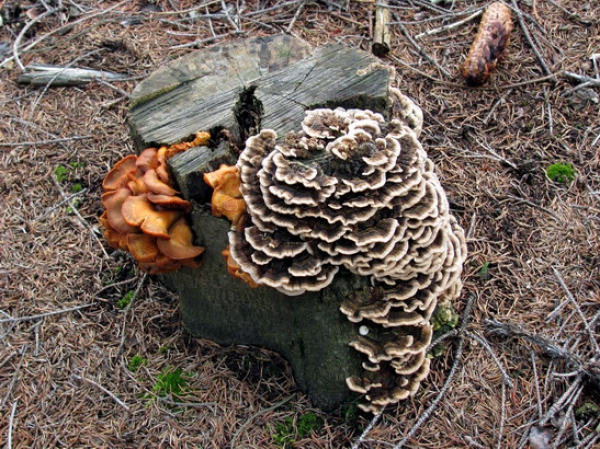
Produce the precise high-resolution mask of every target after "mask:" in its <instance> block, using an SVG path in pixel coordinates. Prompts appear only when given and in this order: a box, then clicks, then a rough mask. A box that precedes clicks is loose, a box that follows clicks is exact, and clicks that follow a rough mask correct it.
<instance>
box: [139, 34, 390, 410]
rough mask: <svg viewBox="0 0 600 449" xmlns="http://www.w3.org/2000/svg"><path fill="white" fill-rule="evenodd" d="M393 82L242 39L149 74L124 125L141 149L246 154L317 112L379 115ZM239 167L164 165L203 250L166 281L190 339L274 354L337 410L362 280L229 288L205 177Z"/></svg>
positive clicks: (310, 53) (378, 73)
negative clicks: (353, 298) (260, 137)
mask: <svg viewBox="0 0 600 449" xmlns="http://www.w3.org/2000/svg"><path fill="white" fill-rule="evenodd" d="M390 80H391V71H390V69H389V68H387V67H384V66H383V65H381V64H380V63H379V61H378V60H377V59H376V58H375V57H373V56H371V55H369V54H368V53H365V52H362V51H359V50H355V49H350V48H347V47H343V46H341V45H327V46H324V47H320V48H312V47H310V46H309V45H308V44H306V43H305V42H303V41H301V40H299V39H296V38H293V37H290V36H275V37H269V38H255V39H247V40H241V41H237V42H234V43H230V44H224V45H220V46H216V47H212V48H208V49H204V50H200V51H197V52H194V53H191V54H189V55H187V56H185V57H182V58H180V59H178V60H176V61H173V62H171V63H169V64H167V65H166V66H164V67H162V68H160V69H159V70H157V71H156V72H155V73H153V74H152V75H151V76H150V77H149V78H148V79H147V80H145V81H143V82H142V83H141V84H140V85H139V86H138V87H137V88H136V89H135V91H134V93H133V95H132V102H131V110H130V115H129V123H130V127H131V131H132V135H133V137H134V140H135V143H136V147H137V148H138V150H142V149H144V148H146V147H148V146H152V145H155V144H172V143H175V142H178V141H181V140H183V139H186V138H188V137H189V136H190V135H192V134H193V133H194V132H197V131H203V130H205V131H210V132H211V134H212V135H216V134H218V130H221V129H226V130H227V131H228V132H229V133H230V135H231V136H233V140H234V141H236V142H238V144H239V145H243V142H244V141H245V139H246V138H247V137H248V135H251V134H253V133H255V132H257V131H258V130H259V129H267V128H269V129H273V130H275V131H276V132H277V134H278V135H279V136H284V135H285V134H286V133H288V132H291V131H299V130H300V123H301V122H302V119H303V117H304V111H305V110H307V109H314V108H316V107H336V106H342V107H347V108H348V107H351V108H361V109H371V110H373V111H375V112H380V113H383V114H384V115H387V110H388V87H389V83H390ZM235 161H236V153H235V151H234V149H233V148H232V146H231V145H230V144H228V143H226V142H222V143H221V144H220V145H219V146H218V147H217V148H216V149H214V148H213V149H211V148H208V147H199V148H193V149H190V150H188V151H186V152H184V153H181V154H179V155H177V156H175V157H173V158H172V159H171V160H170V161H169V163H170V168H171V171H172V174H173V176H174V178H175V179H176V181H177V183H178V185H179V187H180V190H181V192H182V193H183V195H184V197H186V199H188V200H193V202H194V211H193V213H192V222H193V228H194V231H195V233H196V242H195V243H196V244H198V245H202V246H205V247H206V250H205V253H204V256H203V257H204V263H203V265H202V267H201V268H199V269H195V270H191V269H186V268H184V269H182V270H180V271H179V272H177V273H174V274H168V275H163V276H162V280H163V282H164V283H165V284H166V285H167V286H169V287H170V288H171V289H173V290H174V291H175V292H177V293H178V295H179V297H180V307H181V312H182V317H183V321H184V323H185V326H186V327H187V328H188V330H189V331H190V332H191V333H192V334H194V335H196V336H198V337H202V338H207V339H210V340H213V341H215V342H217V343H220V344H226V345H228V344H243V345H256V346H263V347H266V348H269V349H272V350H275V351H277V352H279V353H280V354H282V355H283V356H284V357H285V358H286V359H287V360H288V361H289V362H290V364H291V365H292V368H293V371H294V376H295V380H296V382H297V384H298V387H299V388H300V389H301V390H303V391H305V392H306V393H307V394H308V396H309V397H310V398H311V400H312V401H313V404H314V405H315V406H316V407H319V408H321V409H323V410H326V411H328V410H333V409H336V408H337V407H338V406H340V405H341V404H342V403H344V402H345V401H347V400H349V399H350V398H351V397H352V394H351V392H350V391H349V389H348V388H347V386H346V383H345V379H346V378H347V377H350V376H353V375H358V374H360V372H361V371H362V368H361V362H362V359H361V356H360V355H359V354H358V353H357V352H356V351H354V350H353V349H352V348H350V347H349V346H348V343H349V342H351V341H352V340H353V339H355V337H356V335H357V333H358V331H359V329H358V328H359V325H358V324H354V323H351V322H350V321H348V320H347V318H346V317H345V316H344V315H343V314H342V313H341V312H340V311H339V304H340V302H341V301H342V300H343V299H344V298H345V297H346V296H347V295H349V294H350V293H356V292H361V291H365V290H366V288H367V287H368V285H369V279H368V278H367V277H358V276H353V275H351V274H349V273H344V272H343V270H342V271H341V272H340V273H338V275H337V276H336V279H335V281H334V282H333V284H332V285H331V286H330V287H329V288H327V289H325V290H323V291H321V292H318V293H306V294H303V295H301V296H295V297H289V296H286V295H283V294H281V293H279V292H277V291H276V290H274V289H271V288H269V287H259V288H254V289H253V288H250V287H248V286H247V285H246V284H245V283H243V282H242V281H240V280H238V279H234V278H233V277H231V276H230V275H229V274H228V273H227V268H226V264H225V260H224V259H223V257H222V256H221V251H222V250H223V249H224V248H225V246H226V245H227V231H228V230H229V226H230V224H229V222H228V221H227V220H226V219H217V218H214V217H213V216H212V214H211V212H210V194H211V191H210V189H209V188H208V187H207V186H206V185H205V184H204V181H203V180H202V174H203V173H204V172H208V171H213V170H215V169H217V168H218V166H219V165H220V164H221V163H228V164H234V163H235Z"/></svg>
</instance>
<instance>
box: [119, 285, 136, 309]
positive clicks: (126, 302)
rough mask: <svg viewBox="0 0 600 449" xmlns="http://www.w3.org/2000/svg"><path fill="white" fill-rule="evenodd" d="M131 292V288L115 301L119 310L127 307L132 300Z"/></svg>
mask: <svg viewBox="0 0 600 449" xmlns="http://www.w3.org/2000/svg"><path fill="white" fill-rule="evenodd" d="M133 294H134V293H133V290H129V291H128V292H127V293H125V296H123V297H122V298H121V299H119V300H118V301H117V307H118V308H119V309H121V310H123V309H124V308H125V307H127V306H128V305H129V304H130V303H131V301H132V300H133Z"/></svg>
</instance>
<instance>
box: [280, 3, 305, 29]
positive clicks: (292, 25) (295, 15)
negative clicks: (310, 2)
mask: <svg viewBox="0 0 600 449" xmlns="http://www.w3.org/2000/svg"><path fill="white" fill-rule="evenodd" d="M305 4H306V2H304V1H303V2H302V3H300V5H298V9H297V10H296V14H294V17H292V21H291V22H290V24H289V25H288V26H287V28H286V29H285V32H286V33H291V32H292V29H293V28H294V25H295V24H296V21H297V20H298V17H300V14H302V10H303V9H304V5H305Z"/></svg>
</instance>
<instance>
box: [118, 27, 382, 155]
mask: <svg viewBox="0 0 600 449" xmlns="http://www.w3.org/2000/svg"><path fill="white" fill-rule="evenodd" d="M389 77H390V73H389V69H388V68H386V67H384V66H383V65H381V64H380V63H379V61H378V60H377V58H374V57H373V56H371V55H369V54H368V53H365V52H360V51H356V50H354V49H351V48H347V47H344V46H341V45H327V46H324V47H320V48H317V49H310V48H309V47H308V46H307V44H305V43H303V42H302V41H300V40H298V39H295V38H292V37H290V36H275V37H270V38H257V39H250V40H246V41H239V42H237V43H236V44H234V45H231V46H222V47H216V48H214V49H206V50H202V51H199V52H196V53H193V54H190V55H188V56H186V57H184V58H181V59H180V60H177V61H174V62H173V63H172V64H169V65H167V66H165V67H162V68H161V69H159V70H158V71H157V72H155V73H154V74H153V75H152V76H151V77H150V78H148V79H147V80H146V81H144V82H142V83H141V84H140V85H139V86H138V87H137V88H136V89H135V91H134V92H133V94H132V97H131V110H130V115H129V124H130V127H131V129H132V134H133V136H134V137H135V138H136V144H137V145H138V146H145V145H148V144H151V143H163V144H171V143H175V142H178V141H180V140H182V139H185V138H187V137H188V136H190V135H191V134H193V133H194V132H196V131H198V130H199V129H203V130H210V129H213V128H215V127H224V128H227V129H229V130H230V131H231V132H232V134H233V135H234V136H237V135H238V133H239V129H238V127H237V125H238V122H237V119H236V114H235V112H236V108H235V107H234V105H236V104H237V103H238V102H239V100H240V97H241V96H242V94H243V93H244V92H247V91H248V90H249V89H255V90H254V91H253V97H254V98H255V99H256V100H257V101H258V103H260V104H262V108H263V114H262V127H263V128H264V127H269V128H271V129H274V130H275V131H276V132H277V133H278V134H279V135H284V134H286V133H288V132H290V131H294V130H297V128H298V125H299V123H300V122H301V120H302V116H303V114H304V111H305V110H306V109H310V108H313V107H318V106H330V105H337V106H347V107H349V106H352V107H359V108H361V107H362V108H370V109H374V110H383V109H385V106H386V104H387V89H388V80H389ZM142 149H143V148H142Z"/></svg>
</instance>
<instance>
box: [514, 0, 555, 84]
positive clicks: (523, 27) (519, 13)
mask: <svg viewBox="0 0 600 449" xmlns="http://www.w3.org/2000/svg"><path fill="white" fill-rule="evenodd" d="M512 5H513V8H512V9H513V11H515V13H516V14H517V20H518V22H519V26H520V27H521V30H523V34H524V35H525V39H526V40H527V43H528V44H529V46H530V47H531V49H532V50H533V52H534V53H535V56H536V58H537V60H538V62H539V63H540V65H541V66H542V69H543V70H544V73H545V74H546V75H548V76H550V75H552V70H550V69H549V68H548V64H546V61H545V59H544V57H543V56H542V54H541V53H540V51H539V49H538V48H537V45H536V44H535V42H534V41H533V39H532V37H531V34H530V33H529V30H528V29H527V25H526V24H525V21H524V20H523V12H522V11H521V10H520V9H519V7H518V5H517V2H516V0H512Z"/></svg>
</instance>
